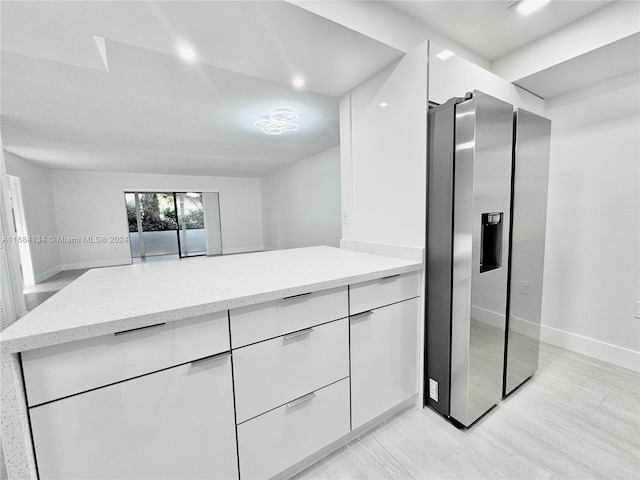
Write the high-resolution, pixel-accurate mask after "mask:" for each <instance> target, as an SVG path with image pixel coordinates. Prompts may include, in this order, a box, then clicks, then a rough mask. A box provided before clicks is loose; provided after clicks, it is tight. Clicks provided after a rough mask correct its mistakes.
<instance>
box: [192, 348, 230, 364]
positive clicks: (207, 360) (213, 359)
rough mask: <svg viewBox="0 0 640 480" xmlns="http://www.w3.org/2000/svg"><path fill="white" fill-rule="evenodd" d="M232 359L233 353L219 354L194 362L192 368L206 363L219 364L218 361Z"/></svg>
mask: <svg viewBox="0 0 640 480" xmlns="http://www.w3.org/2000/svg"><path fill="white" fill-rule="evenodd" d="M230 357H231V352H224V353H217V354H215V355H211V356H209V357H204V358H199V359H198V360H194V361H193V362H191V366H193V367H195V366H199V365H204V364H205V363H211V362H217V361H218V360H224V359H226V358H230Z"/></svg>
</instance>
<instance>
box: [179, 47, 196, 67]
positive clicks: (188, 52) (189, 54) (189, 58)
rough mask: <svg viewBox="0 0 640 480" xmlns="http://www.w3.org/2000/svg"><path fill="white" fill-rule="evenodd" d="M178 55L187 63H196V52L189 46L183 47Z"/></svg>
mask: <svg viewBox="0 0 640 480" xmlns="http://www.w3.org/2000/svg"><path fill="white" fill-rule="evenodd" d="M178 54H179V55H180V58H181V59H182V60H184V61H185V62H189V63H193V62H195V61H196V52H195V50H194V49H193V48H191V47H190V46H188V45H182V46H181V47H180V48H179V49H178Z"/></svg>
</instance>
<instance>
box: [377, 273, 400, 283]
mask: <svg viewBox="0 0 640 480" xmlns="http://www.w3.org/2000/svg"><path fill="white" fill-rule="evenodd" d="M400 276H401V275H400V274H399V273H396V274H395V275H389V276H388V277H382V278H381V279H380V281H381V282H385V281H389V280H395V279H396V278H398V277H400Z"/></svg>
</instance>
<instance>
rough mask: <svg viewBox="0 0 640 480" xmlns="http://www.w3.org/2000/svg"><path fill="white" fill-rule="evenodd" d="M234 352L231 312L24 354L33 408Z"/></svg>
mask: <svg viewBox="0 0 640 480" xmlns="http://www.w3.org/2000/svg"><path fill="white" fill-rule="evenodd" d="M227 350H229V319H228V314H227V311H226V310H224V311H222V312H217V313H211V314H207V315H201V316H197V317H192V318H186V319H184V320H181V321H179V322H169V323H165V324H159V325H154V326H151V327H146V328H139V329H135V330H130V331H125V332H119V333H116V334H115V335H102V336H99V337H94V338H88V339H85V340H79V341H77V342H69V343H62V344H59V345H53V346H50V347H45V348H38V349H36V350H29V351H27V352H23V353H22V369H23V372H24V381H25V387H26V390H27V400H28V403H29V406H35V405H38V404H41V403H45V402H50V401H51V400H57V399H59V398H62V397H66V396H69V395H74V394H76V393H80V392H84V391H87V390H91V389H93V388H97V387H102V386H104V385H109V384H111V383H114V382H119V381H122V380H126V379H127V378H132V377H136V376H139V375H144V374H146V373H151V372H154V371H158V370H162V369H164V368H168V367H173V366H174V365H179V364H181V363H185V362H188V361H190V360H194V359H197V358H204V357H208V356H210V355H215V354H217V353H220V352H225V351H227Z"/></svg>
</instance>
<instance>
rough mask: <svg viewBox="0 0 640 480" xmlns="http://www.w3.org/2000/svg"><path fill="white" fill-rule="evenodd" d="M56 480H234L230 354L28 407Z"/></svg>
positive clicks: (45, 473) (41, 462)
mask: <svg viewBox="0 0 640 480" xmlns="http://www.w3.org/2000/svg"><path fill="white" fill-rule="evenodd" d="M29 414H30V416H31V424H32V431H33V438H34V445H35V450H36V456H37V460H38V470H39V473H40V478H41V479H42V480H45V479H50V478H58V479H62V478H65V479H107V478H109V479H142V478H145V479H177V478H180V479H187V478H190V479H203V478H209V479H211V478H219V479H237V478H238V463H237V457H236V431H235V421H234V416H233V387H232V385H231V359H230V358H221V359H218V360H214V361H210V362H206V363H205V362H202V363H195V364H190V363H188V364H185V365H180V366H177V367H173V368H170V369H168V370H163V371H161V372H156V373H152V374H150V375H145V376H143V377H140V378H134V379H131V380H127V381H125V382H121V383H118V384H115V385H110V386H108V387H104V388H99V389H97V390H92V391H90V392H86V393H82V394H80V395H75V396H73V397H69V398H64V399H62V400H58V401H56V402H51V403H47V404H46V405H41V406H38V407H34V408H31V409H30V411H29Z"/></svg>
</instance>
